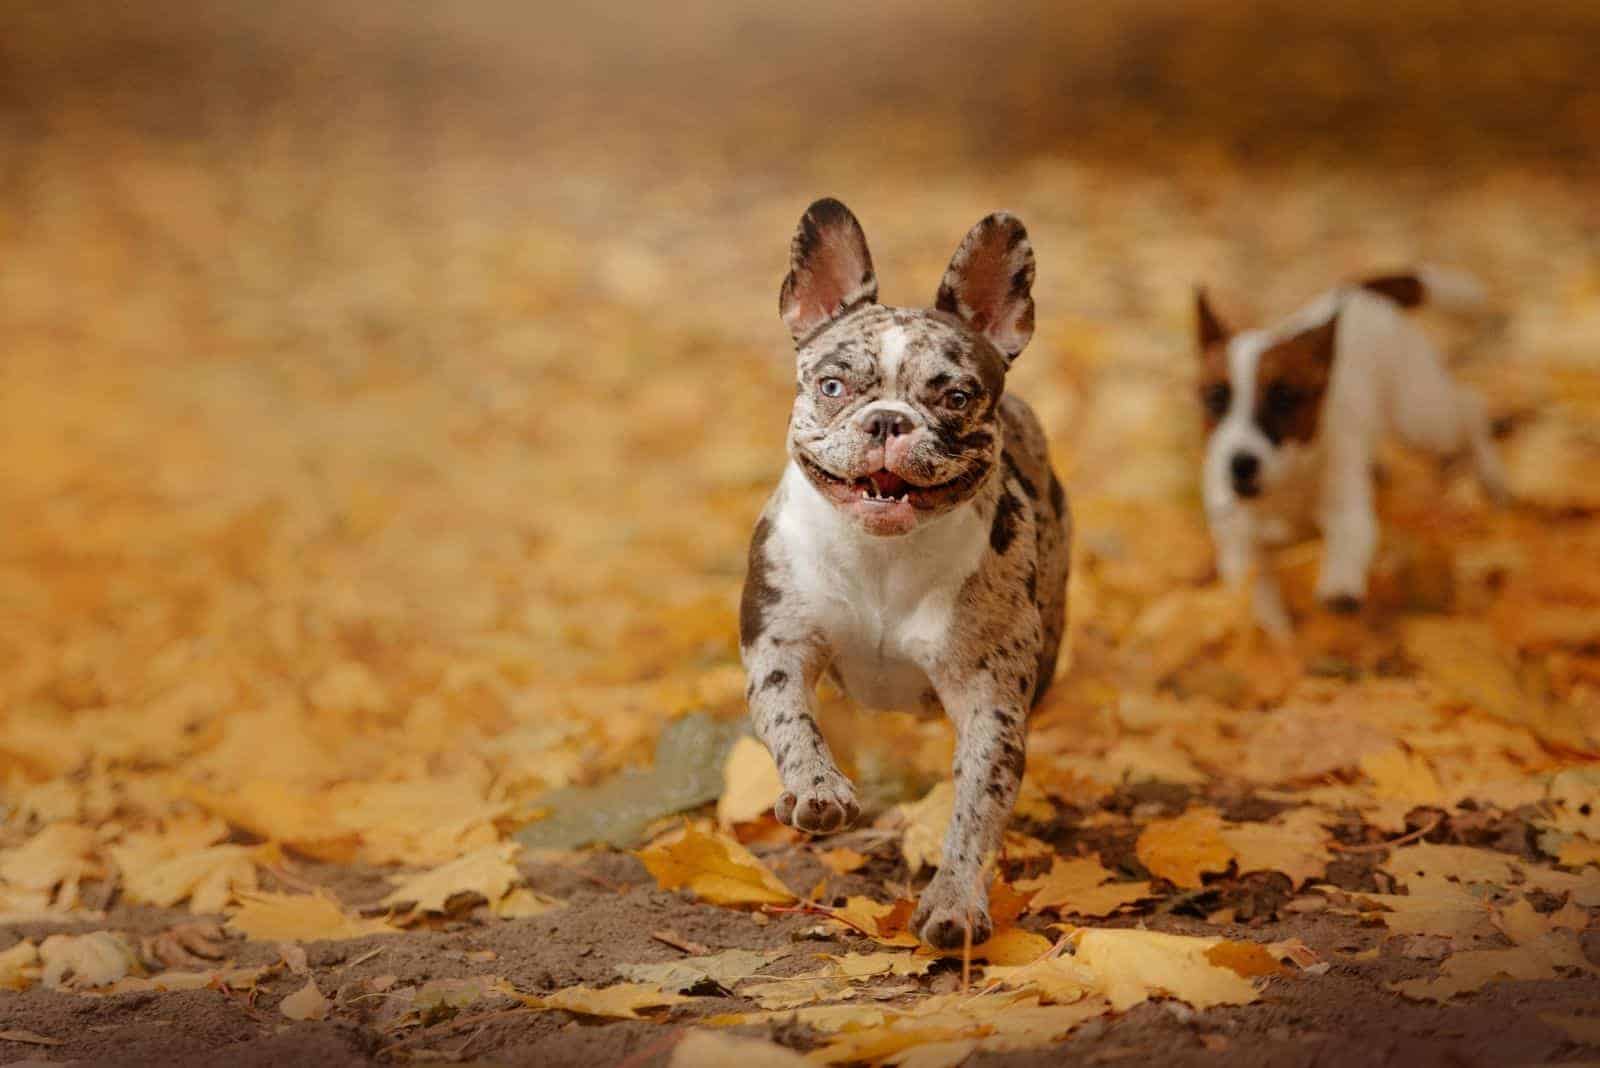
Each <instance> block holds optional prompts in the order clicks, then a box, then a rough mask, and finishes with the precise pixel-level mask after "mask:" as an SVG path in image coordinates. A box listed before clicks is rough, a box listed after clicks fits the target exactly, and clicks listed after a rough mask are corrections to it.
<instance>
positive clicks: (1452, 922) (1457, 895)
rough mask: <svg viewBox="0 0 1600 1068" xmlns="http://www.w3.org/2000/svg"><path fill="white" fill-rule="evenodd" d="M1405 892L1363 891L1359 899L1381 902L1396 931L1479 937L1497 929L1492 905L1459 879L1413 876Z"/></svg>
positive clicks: (1380, 915) (1382, 915) (1388, 922)
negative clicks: (1379, 892) (1369, 892)
mask: <svg viewBox="0 0 1600 1068" xmlns="http://www.w3.org/2000/svg"><path fill="white" fill-rule="evenodd" d="M1406 886H1407V891H1408V892H1407V893H1404V894H1360V895H1358V897H1359V898H1360V900H1362V901H1365V902H1370V903H1373V904H1376V905H1381V906H1383V908H1384V909H1385V910H1386V911H1384V912H1381V913H1378V918H1379V919H1381V920H1382V921H1383V922H1384V924H1385V925H1386V926H1387V927H1388V928H1389V930H1391V931H1393V932H1395V933H1396V934H1433V935H1443V936H1445V937H1447V938H1461V939H1479V938H1488V937H1490V936H1491V935H1493V933H1494V928H1493V926H1491V924H1490V919H1491V913H1490V911H1489V905H1488V903H1487V902H1486V901H1484V900H1483V899H1482V898H1479V897H1476V896H1474V895H1473V894H1471V893H1470V892H1468V890H1467V889H1466V887H1464V886H1462V885H1461V884H1460V883H1455V882H1451V881H1450V880H1448V879H1443V878H1439V877H1437V876H1424V875H1415V876H1412V877H1411V879H1410V881H1409V882H1408V883H1407V884H1406Z"/></svg>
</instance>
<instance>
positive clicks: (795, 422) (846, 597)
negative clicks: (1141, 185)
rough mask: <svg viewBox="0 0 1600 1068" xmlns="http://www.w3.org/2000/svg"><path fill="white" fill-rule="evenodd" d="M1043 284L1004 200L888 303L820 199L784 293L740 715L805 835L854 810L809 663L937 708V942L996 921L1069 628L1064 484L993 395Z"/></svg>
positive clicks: (858, 687) (783, 814)
mask: <svg viewBox="0 0 1600 1068" xmlns="http://www.w3.org/2000/svg"><path fill="white" fill-rule="evenodd" d="M1033 277H1034V262H1033V248H1032V246H1031V245H1030V244H1029V243H1028V235H1027V231H1026V230H1024V229H1023V226H1022V223H1020V222H1019V221H1018V220H1017V219H1015V218H1013V217H1012V216H1010V215H1006V214H1003V213H997V214H994V215H991V216H989V217H988V218H986V219H984V220H983V221H981V222H979V223H978V224H977V225H976V226H974V227H973V228H972V230H971V231H970V232H969V233H968V234H967V236H966V238H965V240H963V241H962V243H961V247H960V248H958V249H957V250H956V253H955V257H954V258H953V259H952V260H951V261H950V266H949V267H948V268H947V269H946V271H945V274H944V279H943V281H942V282H941V284H940V286H939V293H938V297H937V300H936V301H935V306H934V308H933V309H932V310H924V309H914V308H889V307H885V306H883V305H881V304H879V303H878V302H877V295H878V282H877V277H876V275H875V274H874V273H873V269H872V257H871V255H870V254H869V253H868V251H867V242H866V237H865V235H864V234H863V233H862V231H861V225H860V224H859V223H858V222H857V221H856V218H855V216H854V215H852V214H851V213H850V211H849V209H848V208H846V207H845V206H844V205H843V204H841V203H839V202H838V201H837V200H819V201H817V202H816V203H815V204H813V205H811V207H810V208H809V209H808V210H807V211H806V213H805V216H804V217H803V218H802V219H801V220H800V226H799V229H798V230H797V231H796V232H795V235H794V241H793V244H792V245H791V248H790V266H789V275H788V277H787V278H785V279H784V282H783V288H782V290H781V291H780V294H779V301H778V306H779V310H780V311H781V313H782V315H783V321H784V323H785V324H786V325H787V326H788V328H789V332H790V334H792V335H793V337H794V342H795V346H796V349H797V351H798V363H797V370H798V374H797V376H796V397H795V402H794V410H793V412H792V414H791V416H790V419H789V439H788V447H789V464H788V466H787V468H786V469H785V471H784V473H783V477H782V480H781V481H780V482H779V484H778V488H777V490H776V491H775V492H774V493H773V495H772V498H771V499H770V500H769V501H768V502H767V506H766V509H765V510H764V511H763V512H762V515H761V519H760V521H759V522H758V523H757V524H756V528H755V534H754V537H753V539H752V541H751V544H750V570H749V575H748V577H747V579H746V582H745V587H744V597H743V602H742V604H741V611H740V648H741V651H742V654H743V658H744V664H745V669H746V672H747V675H748V679H749V687H748V697H749V703H750V715H751V718H752V720H753V721H754V726H755V730H756V733H757V735H758V736H759V737H760V738H761V740H762V741H763V742H764V743H765V744H766V746H767V748H768V749H770V750H771V752H772V755H773V758H774V760H776V762H777V765H778V771H779V774H780V775H781V777H782V779H783V786H784V793H783V795H782V796H781V797H780V798H779V800H778V803H777V805H776V807H775V809H774V813H775V815H776V816H777V818H778V819H779V820H781V821H783V822H784V823H787V824H789V825H791V826H793V827H796V828H799V829H800V830H804V831H810V832H813V833H826V832H830V831H837V830H840V829H842V828H844V827H847V826H849V825H850V824H851V823H852V822H853V821H854V820H855V818H856V816H857V815H858V808H857V803H856V797H855V790H854V787H853V786H852V785H851V783H850V781H849V780H848V779H847V778H845V776H844V775H843V774H842V773H841V772H840V771H839V768H838V766H837V765H836V764H835V762H834V759H833V756H832V754H831V753H830V752H829V750H828V745H827V743H826V742H825V741H824V740H823V738H822V734H821V733H820V731H819V730H818V729H817V724H816V719H815V710H816V698H815V692H814V691H815V688H816V685H817V682H818V680H819V679H820V678H821V676H822V674H823V672H825V671H827V672H830V673H831V674H832V677H833V678H834V680H835V681H837V682H838V684H839V685H840V687H841V688H842V689H843V690H844V692H845V693H846V694H848V695H849V696H850V698H851V699H852V700H853V701H855V702H857V703H859V704H861V705H864V706H867V707H872V708H895V707H908V706H912V707H914V706H919V705H923V706H926V705H931V704H932V703H933V702H934V701H937V702H938V704H940V705H942V706H943V708H944V710H945V712H946V713H947V714H948V715H949V716H950V718H951V719H952V720H953V721H954V723H955V726H956V729H957V732H958V734H959V742H958V745H957V749H956V758H955V784H956V805H955V815H954V818H953V819H952V820H951V823H950V827H949V830H948V832H947V834H946V837H945V843H944V859H943V863H942V865H941V867H940V869H939V871H938V873H937V874H936V875H935V876H934V878H933V880H932V882H930V883H929V884H928V887H927V889H926V890H924V891H923V894H922V900H921V903H920V906H919V908H918V910H917V913H916V915H915V916H914V918H913V920H912V926H913V930H915V931H916V932H917V933H918V934H919V935H920V936H921V938H922V939H923V940H924V941H926V942H928V943H929V944H931V945H934V946H937V947H940V948H944V949H951V948H957V947H960V946H962V945H963V944H964V943H965V942H966V941H967V940H968V939H970V940H971V942H972V943H973V944H977V943H980V942H983V941H985V940H986V939H987V938H988V937H989V935H990V933H991V931H992V925H991V923H990V920H989V910H988V887H987V882H986V878H985V873H986V868H987V865H988V863H989V859H990V857H991V856H992V855H993V853H994V852H995V850H996V849H997V847H998V846H999V844H1000V840H1001V833H1002V831H1003V830H1004V828H1005V824H1006V821H1007V819H1008V818H1009V817H1010V815H1011V808H1012V805H1013V804H1014V803H1015V801H1016V796H1017V789H1018V786H1019V784H1020V783H1021V780H1022V772H1023V763H1024V759H1025V757H1024V751H1025V750H1024V746H1025V742H1026V734H1027V727H1028V714H1029V711H1030V710H1031V709H1032V707H1033V705H1034V704H1035V703H1036V702H1037V701H1038V700H1039V698H1040V696H1041V695H1042V694H1043V693H1044V691H1045V690H1046V688H1047V687H1049V685H1050V682H1051V678H1052V676H1053V675H1054V673H1055V666H1056V654H1057V652H1058V650H1059V648H1060V645H1061V635H1062V630H1063V627H1064V626H1065V621H1066V585H1067V568H1068V555H1069V549H1070V543H1071V520H1070V517H1069V515H1068V511H1067V500H1066V494H1065V492H1064V491H1063V490H1062V488H1061V483H1060V482H1059V481H1058V480H1057V478H1056V475H1055V472H1054V471H1053V470H1051V467H1050V459H1049V454H1048V450H1047V447H1046V442H1045V436H1044V431H1043V430H1042V429H1041V427H1040V425H1039V420H1038V419H1037V417H1036V416H1035V415H1034V414H1033V411H1032V410H1031V409H1030V408H1029V407H1028V406H1027V404H1025V403H1023V401H1022V400H1020V399H1019V398H1017V397H1015V396H1012V395H1010V394H1008V393H1006V392H1005V384H1006V372H1007V370H1008V369H1009V368H1010V366H1011V363H1012V361H1014V360H1015V359H1016V358H1017V355H1018V354H1019V353H1021V351H1022V349H1023V347H1024V346H1025V345H1027V343H1028V339H1029V338H1030V337H1031V336H1032V335H1033V297H1032V295H1031V289H1032V286H1033Z"/></svg>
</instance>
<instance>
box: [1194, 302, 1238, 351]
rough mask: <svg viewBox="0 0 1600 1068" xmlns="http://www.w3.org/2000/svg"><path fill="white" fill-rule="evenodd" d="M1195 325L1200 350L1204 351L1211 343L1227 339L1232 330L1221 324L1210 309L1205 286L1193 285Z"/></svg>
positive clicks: (1214, 343)
mask: <svg viewBox="0 0 1600 1068" xmlns="http://www.w3.org/2000/svg"><path fill="white" fill-rule="evenodd" d="M1194 310H1195V326H1196V329H1197V330H1198V339H1199V341H1200V351H1201V352H1205V351H1206V350H1207V349H1209V348H1210V347H1211V346H1212V345H1216V344H1219V343H1221V342H1224V341H1227V340H1228V338H1229V337H1230V336H1231V335H1232V333H1233V332H1232V331H1231V330H1229V329H1228V328H1227V327H1226V326H1223V325H1222V320H1221V319H1219V318H1217V313H1216V312H1214V311H1212V310H1211V301H1210V300H1209V299H1207V297H1206V289H1205V286H1195V287H1194Z"/></svg>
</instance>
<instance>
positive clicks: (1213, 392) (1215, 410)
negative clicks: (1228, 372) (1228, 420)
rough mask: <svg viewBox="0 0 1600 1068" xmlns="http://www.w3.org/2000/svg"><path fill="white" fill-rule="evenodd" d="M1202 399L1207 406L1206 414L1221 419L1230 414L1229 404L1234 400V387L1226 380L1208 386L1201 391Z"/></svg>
mask: <svg viewBox="0 0 1600 1068" xmlns="http://www.w3.org/2000/svg"><path fill="white" fill-rule="evenodd" d="M1200 401H1201V403H1202V404H1204V405H1205V406H1206V414H1207V415H1209V416H1211V418H1213V419H1221V418H1222V417H1223V416H1225V415H1227V414H1228V405H1229V404H1230V403H1232V401H1233V387H1231V386H1229V385H1228V384H1227V383H1226V382H1218V383H1217V384H1216V385H1212V386H1207V387H1206V388H1205V389H1204V390H1202V391H1201V393H1200Z"/></svg>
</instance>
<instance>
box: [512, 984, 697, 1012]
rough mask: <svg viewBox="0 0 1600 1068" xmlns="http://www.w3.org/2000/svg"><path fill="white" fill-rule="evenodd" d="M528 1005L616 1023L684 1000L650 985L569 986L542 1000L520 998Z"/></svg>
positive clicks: (533, 997) (537, 998)
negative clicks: (648, 1010)
mask: <svg viewBox="0 0 1600 1068" xmlns="http://www.w3.org/2000/svg"><path fill="white" fill-rule="evenodd" d="M523 1000H524V1001H526V1002H527V1003H528V1004H529V1005H533V1006H536V1007H539V1008H546V1009H563V1010H565V1011H567V1012H572V1013H577V1014H578V1015H580V1016H604V1017H609V1018H611V1019H616V1020H637V1019H640V1018H641V1017H640V1015H639V1010H640V1009H659V1008H665V1007H666V1006H668V1005H677V1004H679V1003H681V1002H684V1001H688V1000H689V999H688V998H685V997H680V996H679V995H677V994H671V993H667V992H666V991H664V990H662V989H661V988H660V987H658V986H655V985H654V984H652V983H616V984H614V985H612V986H608V987H605V988H604V989H602V990H595V989H593V988H591V987H587V986H572V987H568V988H566V989H565V990H557V991H556V992H555V993H553V994H546V995H544V996H543V997H538V996H532V997H526V998H524V999H523Z"/></svg>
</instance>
